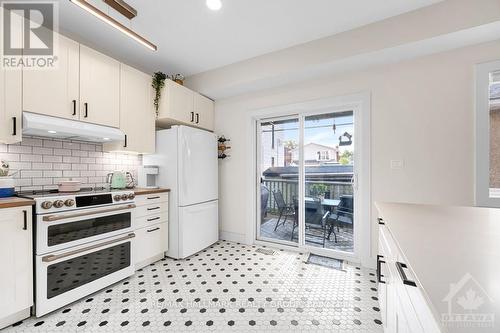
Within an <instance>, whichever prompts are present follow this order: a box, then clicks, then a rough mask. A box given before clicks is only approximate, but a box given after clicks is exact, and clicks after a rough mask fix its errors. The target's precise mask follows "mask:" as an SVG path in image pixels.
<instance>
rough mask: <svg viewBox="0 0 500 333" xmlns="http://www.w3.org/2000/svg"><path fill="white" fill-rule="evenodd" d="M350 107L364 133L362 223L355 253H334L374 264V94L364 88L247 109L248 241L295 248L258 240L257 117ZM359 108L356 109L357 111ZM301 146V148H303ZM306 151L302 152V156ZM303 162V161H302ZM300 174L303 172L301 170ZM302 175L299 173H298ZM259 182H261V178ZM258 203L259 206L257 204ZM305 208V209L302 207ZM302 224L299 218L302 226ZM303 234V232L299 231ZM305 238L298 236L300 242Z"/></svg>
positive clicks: (359, 145) (357, 170)
mask: <svg viewBox="0 0 500 333" xmlns="http://www.w3.org/2000/svg"><path fill="white" fill-rule="evenodd" d="M346 109H350V110H353V111H354V112H355V116H354V117H355V119H356V120H357V121H355V122H354V124H355V125H354V131H355V133H363V135H361V137H360V139H359V140H356V151H355V154H357V156H358V159H359V161H360V162H358V163H355V164H354V176H355V179H356V181H355V183H356V186H357V193H358V198H357V200H358V203H357V207H359V210H358V211H359V213H358V214H359V216H358V219H357V221H359V222H358V223H357V224H358V225H359V227H358V228H359V230H358V232H355V235H356V236H355V237H356V238H355V240H354V253H346V252H336V253H335V257H336V258H339V259H344V260H348V261H350V262H356V263H361V264H362V265H364V266H368V267H371V266H373V260H372V256H371V254H372V239H373V237H372V233H373V224H372V223H371V221H372V219H371V215H372V204H371V94H370V92H363V93H358V94H352V95H344V96H334V97H328V98H322V99H315V100H310V101H305V102H301V103H295V104H287V105H280V106H273V107H269V108H262V109H256V110H252V111H250V112H248V114H247V128H246V133H247V138H249V140H248V141H247V151H249V152H251V153H252V154H253V157H254V158H252V159H251V161H252V163H249V164H248V165H247V170H246V175H247V177H246V179H247V182H246V189H247V193H246V194H247V195H248V199H249V200H248V202H249V204H250V207H251V209H249V210H248V213H249V214H248V216H247V220H246V222H247V225H246V238H245V240H246V243H248V244H257V245H267V246H270V245H271V246H275V247H282V248H285V247H286V248H287V249H288V248H293V247H291V246H287V245H281V244H279V243H276V242H273V243H272V244H270V243H268V242H262V241H258V240H257V238H256V236H257V231H256V230H257V229H256V226H257V221H258V220H257V219H258V218H259V216H258V214H257V208H258V207H260V199H259V198H258V194H259V192H260V191H259V186H256V180H257V179H260V178H259V177H260V175H259V174H258V172H259V167H258V166H257V162H258V161H257V159H256V158H255V156H257V155H256V154H257V153H258V150H257V149H258V147H257V142H258V141H257V136H258V135H257V129H258V127H257V124H258V123H257V121H258V120H260V119H265V118H275V117H276V118H277V117H285V116H292V115H299V117H304V115H305V114H316V113H321V111H322V110H324V111H325V112H327V110H329V111H330V112H333V111H335V110H338V111H340V110H346ZM356 110H357V112H356ZM302 132H303V131H301V133H300V134H299V136H300V143H299V145H300V147H302V146H303V145H302V135H303V133H302ZM301 149H302V148H301ZM302 156H303V154H301V158H302ZM301 165H303V163H302V161H301ZM299 174H301V173H299ZM299 178H300V177H299ZM302 183H303V180H301V179H299V191H300V195H301V196H303V195H304V194H303V192H304V191H303V189H302V188H301V186H303V184H302ZM259 184H260V182H259ZM302 199H303V198H301V202H303V200H302ZM257 204H259V206H258V205H257ZM302 211H303V210H302ZM300 225H301V223H300V219H299V226H300ZM299 235H300V233H299ZM302 242H303V240H302V239H301V237H300V236H299V244H301V243H302ZM297 250H298V251H304V250H306V251H310V252H312V253H317V254H320V255H327V256H332V253H331V252H330V250H324V249H321V248H309V247H301V246H299V247H297Z"/></svg>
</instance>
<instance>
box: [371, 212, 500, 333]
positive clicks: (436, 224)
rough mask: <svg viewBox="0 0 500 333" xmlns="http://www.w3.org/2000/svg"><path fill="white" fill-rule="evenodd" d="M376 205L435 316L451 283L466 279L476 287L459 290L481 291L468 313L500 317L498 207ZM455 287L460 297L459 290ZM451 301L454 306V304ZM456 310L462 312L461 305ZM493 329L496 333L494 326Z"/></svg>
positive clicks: (445, 308)
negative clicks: (477, 303)
mask: <svg viewBox="0 0 500 333" xmlns="http://www.w3.org/2000/svg"><path fill="white" fill-rule="evenodd" d="M376 206H377V207H378V209H379V212H380V215H381V217H382V218H383V219H384V222H385V224H386V226H387V227H388V229H389V231H390V232H391V234H392V236H393V237H394V240H395V241H396V243H397V245H398V247H399V249H400V250H401V252H402V254H403V256H404V257H405V259H406V260H407V263H406V264H408V265H409V266H410V268H411V270H412V271H413V273H414V275H415V278H416V280H417V281H418V282H419V283H420V285H421V286H422V288H423V289H424V292H425V294H426V296H427V298H428V301H429V302H430V303H431V304H432V305H433V307H434V310H435V315H436V316H438V318H440V316H441V314H443V313H448V304H447V302H445V301H444V300H445V298H446V297H447V295H448V294H449V293H450V291H453V287H454V286H455V285H457V286H459V285H461V283H463V282H471V281H472V282H471V283H473V284H476V285H473V286H472V287H470V285H469V284H467V285H466V286H464V287H463V288H466V289H465V291H467V290H468V289H467V288H472V289H474V291H475V292H478V293H480V295H479V296H480V297H482V301H483V303H484V304H482V305H481V307H480V308H479V310H478V311H476V312H474V311H473V312H472V313H473V314H474V313H483V314H484V313H488V314H494V315H495V319H496V318H500V302H499V301H498V300H500V287H499V281H500V265H499V264H498V263H499V262H500V209H495V208H477V207H451V206H450V207H447V206H432V205H417V204H396V203H376ZM460 291H462V293H460V295H462V294H463V292H464V290H460ZM454 292H457V291H456V290H455V291H454ZM457 294H458V293H457ZM495 301H496V302H495ZM453 305H454V306H457V304H456V302H455V303H453ZM458 310H459V312H460V310H462V312H464V311H463V309H461V308H460V307H459V308H458ZM495 324H496V325H499V324H498V322H497V323H495ZM495 329H496V330H495V332H498V326H495ZM479 330H480V329H478V330H476V331H474V328H473V329H472V330H466V332H470V331H472V332H478V331H479ZM460 332H463V331H460ZM464 332H465V331H464ZM484 332H485V333H486V332H490V331H489V330H487V329H486V330H484Z"/></svg>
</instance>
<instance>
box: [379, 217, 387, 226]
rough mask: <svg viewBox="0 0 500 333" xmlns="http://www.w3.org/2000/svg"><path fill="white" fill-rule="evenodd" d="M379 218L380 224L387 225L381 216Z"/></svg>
mask: <svg viewBox="0 0 500 333" xmlns="http://www.w3.org/2000/svg"><path fill="white" fill-rule="evenodd" d="M377 220H378V224H381V225H385V222H384V219H383V218H381V217H379V218H378V219H377Z"/></svg>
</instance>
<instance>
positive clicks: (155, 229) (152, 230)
mask: <svg viewBox="0 0 500 333" xmlns="http://www.w3.org/2000/svg"><path fill="white" fill-rule="evenodd" d="M157 230H160V228H159V227H158V228H154V229H151V230H148V232H154V231H157Z"/></svg>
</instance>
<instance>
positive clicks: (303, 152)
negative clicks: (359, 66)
mask: <svg viewBox="0 0 500 333" xmlns="http://www.w3.org/2000/svg"><path fill="white" fill-rule="evenodd" d="M354 114H355V112H354V111H353V110H352V109H342V110H335V111H333V110H330V111H321V112H319V111H316V112H303V113H299V114H298V115H293V116H289V117H280V118H268V119H261V120H259V121H257V178H258V179H257V187H258V189H257V193H258V195H257V197H258V198H257V203H258V207H257V211H258V212H257V228H256V229H257V230H256V238H257V240H258V241H265V242H272V243H279V244H283V245H288V246H295V247H301V248H305V249H308V250H309V251H311V252H315V253H319V254H324V255H327V256H336V257H339V254H346V255H347V256H349V255H353V254H354V249H355V239H356V237H355V230H356V229H355V227H354V226H355V219H356V218H355V217H356V215H357V214H356V213H355V209H354V207H355V200H356V193H355V187H354V186H353V185H354V179H355V177H354V175H355V169H354V163H355V156H356V152H355V151H354V142H355V135H354V130H355V126H354ZM341 256H342V255H340V257H341Z"/></svg>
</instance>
